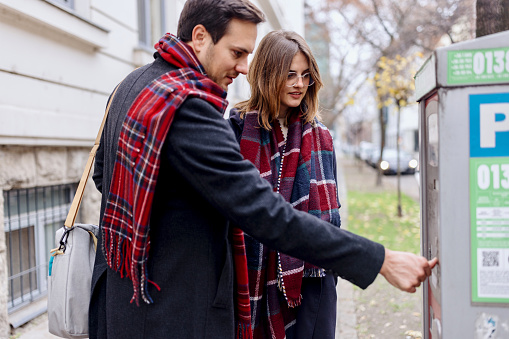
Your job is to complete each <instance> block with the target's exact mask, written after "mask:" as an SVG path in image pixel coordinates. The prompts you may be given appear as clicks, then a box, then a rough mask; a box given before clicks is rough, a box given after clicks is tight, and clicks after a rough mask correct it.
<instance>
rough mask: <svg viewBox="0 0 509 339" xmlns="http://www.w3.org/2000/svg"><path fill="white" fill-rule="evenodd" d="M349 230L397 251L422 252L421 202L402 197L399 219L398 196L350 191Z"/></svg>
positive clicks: (385, 193)
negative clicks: (401, 213)
mask: <svg viewBox="0 0 509 339" xmlns="http://www.w3.org/2000/svg"><path fill="white" fill-rule="evenodd" d="M347 199H348V230H349V231H351V232H353V233H356V234H358V235H362V236H364V237H366V238H368V239H371V240H373V241H376V242H379V243H381V244H383V245H384V246H385V247H387V248H389V249H391V250H395V251H406V252H412V253H416V254H418V253H419V251H420V216H419V203H417V202H416V201H414V200H412V199H411V198H409V197H408V196H406V195H404V194H402V195H401V206H402V211H403V216H402V217H401V218H399V217H398V215H397V214H398V213H397V206H398V196H397V194H396V193H389V192H383V193H368V192H358V191H349V192H348V198H347Z"/></svg>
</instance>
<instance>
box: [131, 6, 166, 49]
mask: <svg viewBox="0 0 509 339" xmlns="http://www.w3.org/2000/svg"><path fill="white" fill-rule="evenodd" d="M164 13H165V6H164V0H138V27H139V30H138V33H139V41H140V45H142V46H143V47H148V48H150V49H152V46H153V45H154V44H155V43H156V41H158V40H159V38H161V37H162V36H163V35H164V34H165V33H166V25H165V22H166V18H165V15H164Z"/></svg>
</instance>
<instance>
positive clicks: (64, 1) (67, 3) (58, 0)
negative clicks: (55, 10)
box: [50, 0, 74, 9]
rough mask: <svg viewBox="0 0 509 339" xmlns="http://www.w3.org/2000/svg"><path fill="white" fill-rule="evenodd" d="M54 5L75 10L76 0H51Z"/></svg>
mask: <svg viewBox="0 0 509 339" xmlns="http://www.w3.org/2000/svg"><path fill="white" fill-rule="evenodd" d="M50 2H53V3H54V4H57V5H61V6H64V7H68V8H70V9H74V0H50Z"/></svg>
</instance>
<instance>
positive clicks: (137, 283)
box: [103, 231, 161, 306]
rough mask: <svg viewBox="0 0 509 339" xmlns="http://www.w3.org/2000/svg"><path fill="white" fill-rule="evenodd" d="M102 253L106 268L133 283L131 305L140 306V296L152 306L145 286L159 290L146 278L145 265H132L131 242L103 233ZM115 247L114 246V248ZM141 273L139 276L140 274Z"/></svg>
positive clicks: (112, 234) (115, 234) (113, 233)
mask: <svg viewBox="0 0 509 339" xmlns="http://www.w3.org/2000/svg"><path fill="white" fill-rule="evenodd" d="M103 244H104V249H109V250H108V251H103V252H104V256H105V258H106V262H107V263H108V266H109V267H110V268H111V269H113V270H114V271H115V272H118V273H119V274H120V278H128V279H130V280H131V281H132V282H133V290H134V292H133V297H132V298H131V303H133V302H135V303H136V305H137V306H140V296H141V298H142V299H143V301H144V302H145V303H147V304H152V303H153V300H152V297H151V296H150V294H149V293H148V291H147V284H148V283H149V284H152V285H154V286H155V287H156V289H157V290H158V291H159V290H161V288H160V287H159V286H158V285H157V284H156V283H154V282H153V281H151V280H149V279H148V277H147V271H146V270H147V267H146V263H145V264H134V265H133V262H132V257H131V255H129V254H130V253H132V242H131V241H130V240H129V239H127V238H126V237H124V236H121V235H119V234H118V233H116V232H111V231H109V232H103ZM115 245H116V246H115ZM140 271H141V274H140Z"/></svg>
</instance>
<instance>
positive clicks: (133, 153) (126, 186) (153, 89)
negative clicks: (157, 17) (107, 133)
mask: <svg viewBox="0 0 509 339" xmlns="http://www.w3.org/2000/svg"><path fill="white" fill-rule="evenodd" d="M155 48H156V49H157V51H158V52H159V54H160V55H161V57H163V58H164V59H165V60H166V61H168V62H169V63H170V64H172V65H174V66H176V67H178V68H179V69H177V70H174V71H170V72H168V73H165V74H163V75H162V76H160V77H159V78H157V79H155V80H154V81H152V82H151V83H150V84H149V85H147V87H146V88H145V89H144V90H143V91H142V92H141V93H140V94H139V95H138V97H137V98H136V100H135V101H134V103H133V104H132V106H131V108H130V109H129V112H128V113H127V116H126V118H125V120H124V123H123V125H122V130H121V133H120V138H119V142H118V150H117V158H116V162H115V166H114V169H113V176H112V180H111V187H110V192H109V195H108V200H107V204H106V208H105V212H104V216H103V219H102V229H103V231H104V232H103V251H104V255H105V257H106V261H107V263H108V266H109V267H110V268H111V269H113V270H115V271H117V272H119V273H120V276H121V277H128V278H129V279H131V280H132V283H133V289H134V295H133V298H132V299H131V302H133V301H135V302H136V304H137V305H139V298H140V296H141V297H142V299H143V300H144V301H145V302H146V303H148V304H150V303H152V299H151V297H150V295H149V293H148V289H147V285H148V283H152V284H154V285H155V286H156V287H157V288H158V286H157V285H156V284H155V283H153V282H151V281H150V280H149V277H148V276H147V260H148V254H149V249H150V213H151V207H152V200H153V198H154V191H155V187H156V182H157V178H158V175H159V166H160V160H161V159H160V155H161V148H162V146H163V144H164V141H165V139H166V135H167V133H168V130H169V129H170V125H171V123H172V121H173V118H174V117H175V112H176V111H177V110H178V109H179V107H180V106H181V105H182V103H183V102H184V101H185V100H186V99H187V98H189V97H198V98H201V99H203V100H206V101H207V102H209V103H210V104H212V105H213V106H214V107H215V108H216V109H217V110H219V111H221V112H223V113H224V110H225V108H226V106H227V101H226V99H225V97H226V92H225V91H224V90H223V89H222V88H221V87H219V86H218V85H217V84H215V83H214V82H213V81H212V80H210V79H209V78H208V77H207V76H206V74H205V70H204V69H203V67H202V65H201V64H200V63H199V61H198V59H197V58H196V56H195V54H194V52H193V51H192V49H191V48H190V47H189V46H188V45H187V44H185V43H183V42H181V41H180V40H179V39H178V38H176V37H175V36H172V35H170V34H167V35H165V36H164V37H163V38H162V39H161V40H160V41H159V42H158V43H157V44H156V45H155Z"/></svg>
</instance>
